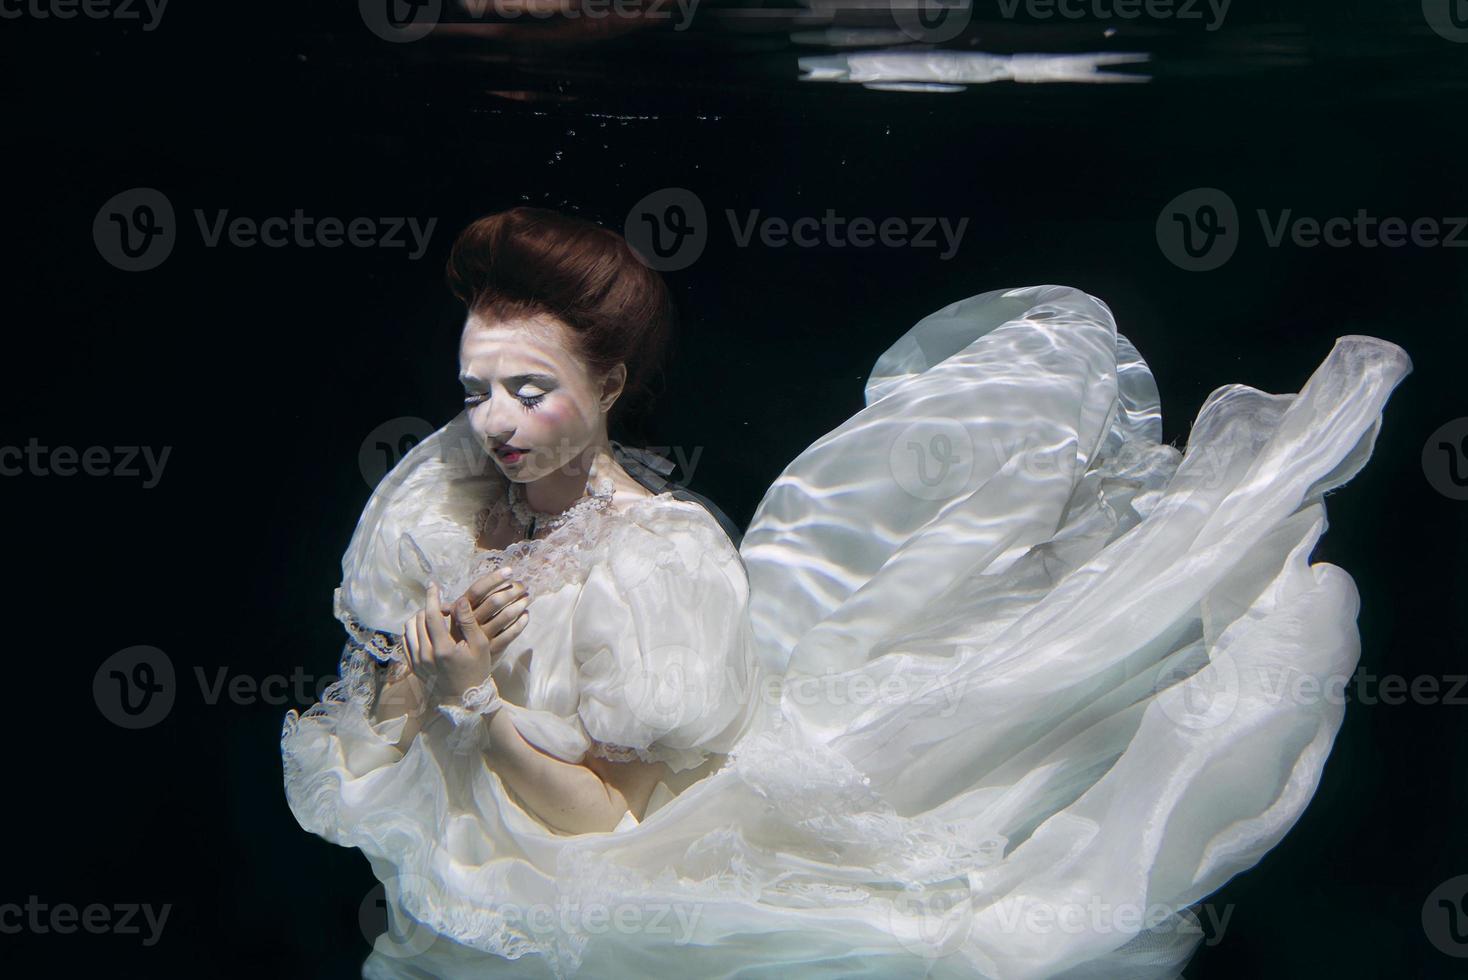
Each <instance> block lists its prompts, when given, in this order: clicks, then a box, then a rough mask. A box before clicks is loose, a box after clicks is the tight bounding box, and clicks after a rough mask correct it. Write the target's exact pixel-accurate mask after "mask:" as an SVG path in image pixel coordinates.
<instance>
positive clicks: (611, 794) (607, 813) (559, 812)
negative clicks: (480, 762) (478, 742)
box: [484, 711, 628, 834]
mask: <svg viewBox="0 0 1468 980" xmlns="http://www.w3.org/2000/svg"><path fill="white" fill-rule="evenodd" d="M489 740H490V747H489V748H487V749H485V750H484V756H485V761H486V762H487V763H488V764H489V766H490V768H491V769H493V770H494V771H495V772H497V773H499V776H500V778H501V779H503V780H504V781H505V783H506V784H507V785H508V786H509V787H510V789H512V790H514V791H515V794H516V795H517V796H519V797H520V799H521V800H523V801H524V802H525V804H526V805H527V806H528V807H529V808H530V809H531V810H532V811H533V812H534V814H535V816H536V817H538V818H539V819H540V820H541V821H542V822H543V823H545V824H546V825H547V826H550V827H551V828H553V829H555V830H559V831H562V832H564V833H568V834H588V833H595V832H598V831H609V830H612V829H614V828H615V827H616V826H617V824H618V823H620V822H621V820H622V817H623V815H624V814H625V813H626V812H627V810H628V804H627V799H626V798H625V797H624V796H623V795H622V793H621V791H619V790H618V789H617V788H616V787H614V786H611V785H609V784H607V783H606V782H604V781H603V780H602V778H601V777H600V776H598V775H597V774H596V773H594V772H592V771H591V770H590V769H588V768H587V767H586V766H583V765H580V764H578V763H573V762H564V761H562V760H560V759H557V758H555V757H554V756H550V755H547V754H546V753H544V752H542V751H540V749H538V748H536V747H535V746H533V745H531V744H530V743H529V742H527V741H525V738H524V736H522V735H521V734H520V732H519V731H518V730H517V729H516V728H515V723H514V722H513V721H511V720H510V718H509V715H508V713H507V712H504V711H498V712H496V713H495V714H494V715H492V716H491V717H490V719H489Z"/></svg>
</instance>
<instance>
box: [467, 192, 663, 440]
mask: <svg viewBox="0 0 1468 980" xmlns="http://www.w3.org/2000/svg"><path fill="white" fill-rule="evenodd" d="M447 273H448V284H449V288H450V289H451V290H453V293H454V295H455V296H457V297H458V298H459V299H460V301H462V302H463V304H464V305H465V306H466V307H467V308H468V310H469V312H471V313H475V314H478V315H479V316H481V317H484V318H485V319H488V320H513V319H522V318H530V317H535V316H540V315H548V316H551V317H554V318H555V319H557V320H559V321H561V322H562V323H564V324H565V325H566V326H567V327H569V328H570V333H571V335H572V336H573V337H574V338H575V344H576V348H575V349H574V350H573V351H572V353H574V354H577V355H579V356H580V358H581V359H582V361H583V362H584V363H585V364H586V366H587V368H588V371H589V372H590V373H591V374H592V375H593V376H594V377H595V376H600V375H602V374H604V373H605V372H607V371H609V370H611V369H612V368H613V367H615V366H616V365H617V364H619V363H621V364H626V365H627V381H626V385H625V387H624V389H623V391H622V394H621V396H620V397H618V399H617V401H616V403H615V404H613V406H612V409H611V415H612V416H613V417H615V418H621V417H622V416H623V415H624V414H626V413H628V412H631V413H632V414H634V415H636V414H640V413H641V412H642V411H644V410H645V409H646V408H647V406H648V404H649V403H650V401H651V398H652V395H653V392H652V390H651V385H650V381H651V379H652V378H653V377H654V376H655V375H656V374H657V373H658V372H660V371H661V369H662V366H663V361H664V358H665V357H666V356H667V351H668V346H669V344H670V343H671V341H672V335H673V326H674V311H673V302H672V297H671V296H670V295H669V292H668V287H667V284H666V283H664V282H663V277H662V276H660V275H659V274H658V273H657V272H656V271H655V270H653V269H651V268H649V267H648V266H647V265H646V264H645V263H644V262H643V261H642V260H641V259H640V258H639V257H638V256H637V253H636V252H634V251H633V250H632V247H631V246H630V245H628V244H627V241H626V239H624V238H623V237H622V236H621V235H619V234H617V233H616V232H615V231H612V230H611V229H609V228H604V227H602V226H601V225H598V224H596V223H595V222H592V221H588V220H586V219H585V218H577V217H572V216H570V215H566V214H561V213H560V212H559V211H550V210H547V209H545V208H530V207H517V208H512V209H511V210H508V211H501V212H499V213H498V214H491V215H488V216H486V217H483V218H480V219H479V220H478V221H475V222H474V223H473V224H471V225H470V226H469V227H467V228H465V229H464V230H463V232H461V233H460V235H459V237H458V238H457V239H456V240H455V241H454V247H453V249H452V251H451V252H450V253H449V260H448V269H447Z"/></svg>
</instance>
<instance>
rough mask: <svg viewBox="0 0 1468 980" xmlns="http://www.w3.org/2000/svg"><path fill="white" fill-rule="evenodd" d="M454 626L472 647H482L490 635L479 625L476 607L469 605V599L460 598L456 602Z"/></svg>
mask: <svg viewBox="0 0 1468 980" xmlns="http://www.w3.org/2000/svg"><path fill="white" fill-rule="evenodd" d="M453 615H454V626H455V627H457V629H458V631H459V635H461V636H462V637H463V638H464V642H465V643H467V644H469V646H470V647H472V648H475V649H481V648H482V647H483V645H484V644H485V642H486V641H487V640H488V639H489V637H487V636H485V635H484V630H482V629H481V628H480V626H479V620H478V619H477V618H476V617H475V613H474V607H472V606H470V605H469V600H468V599H466V598H465V599H460V600H459V601H458V602H456V603H454V614H453Z"/></svg>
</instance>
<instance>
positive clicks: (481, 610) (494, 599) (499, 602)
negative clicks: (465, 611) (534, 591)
mask: <svg viewBox="0 0 1468 980" xmlns="http://www.w3.org/2000/svg"><path fill="white" fill-rule="evenodd" d="M528 594H529V593H528V592H527V591H526V589H525V585H524V584H523V583H521V582H519V581H514V582H511V583H510V586H509V588H506V589H500V590H498V591H496V592H493V593H491V594H490V595H489V597H488V598H486V599H485V600H484V601H483V602H481V603H480V604H479V605H477V606H475V607H474V619H475V621H476V622H477V623H479V624H480V625H481V626H483V625H485V624H486V623H488V622H489V621H490V620H491V619H493V618H494V617H495V614H496V613H498V612H499V611H500V610H501V609H503V608H505V607H506V606H508V605H509V604H510V603H512V602H514V601H515V600H516V599H518V598H520V597H521V596H523V595H528Z"/></svg>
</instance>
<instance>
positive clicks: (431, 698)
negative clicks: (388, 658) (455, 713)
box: [403, 569, 530, 709]
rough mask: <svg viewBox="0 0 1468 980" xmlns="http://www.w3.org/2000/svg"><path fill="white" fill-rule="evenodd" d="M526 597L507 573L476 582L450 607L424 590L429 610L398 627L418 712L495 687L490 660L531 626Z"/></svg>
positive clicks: (433, 592) (492, 574)
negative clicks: (417, 696)
mask: <svg viewBox="0 0 1468 980" xmlns="http://www.w3.org/2000/svg"><path fill="white" fill-rule="evenodd" d="M529 605H530V597H529V595H528V594H527V592H526V590H525V586H524V584H523V583H521V582H519V581H516V580H514V579H511V578H510V577H509V571H508V569H497V570H495V571H493V572H490V573H489V574H488V575H485V576H483V577H482V578H480V579H478V580H476V581H475V582H474V584H473V585H471V586H469V588H468V589H467V590H465V592H464V594H463V595H462V596H460V597H459V598H458V600H457V601H455V602H454V603H453V604H452V605H445V604H444V603H443V601H442V598H441V596H440V595H439V591H438V586H437V585H429V587H428V606H427V608H426V609H424V610H423V611H421V612H419V613H418V614H417V615H415V616H414V617H413V618H412V619H410V620H408V622H407V623H406V624H405V626H404V627H403V640H404V643H405V644H406V646H407V650H408V656H407V670H408V672H409V673H410V674H411V675H412V677H413V678H414V679H415V680H416V681H417V684H416V685H414V686H417V687H418V688H419V693H420V696H421V698H422V708H424V709H427V708H431V707H434V706H436V705H440V704H458V703H459V702H460V701H461V699H462V698H463V696H464V693H465V692H466V691H469V690H470V689H473V688H478V689H479V690H480V692H484V693H492V692H485V688H486V685H488V686H490V687H491V688H492V686H493V685H494V681H493V680H491V679H490V671H491V670H492V669H493V666H494V659H495V658H496V657H498V656H499V655H500V654H501V653H503V652H504V651H505V649H506V648H507V647H508V646H509V645H510V643H511V641H513V640H514V639H515V637H516V636H518V635H519V634H520V632H521V631H522V630H523V629H524V628H525V625H526V624H527V623H528V622H529V621H530V611H529V609H528V607H529Z"/></svg>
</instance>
